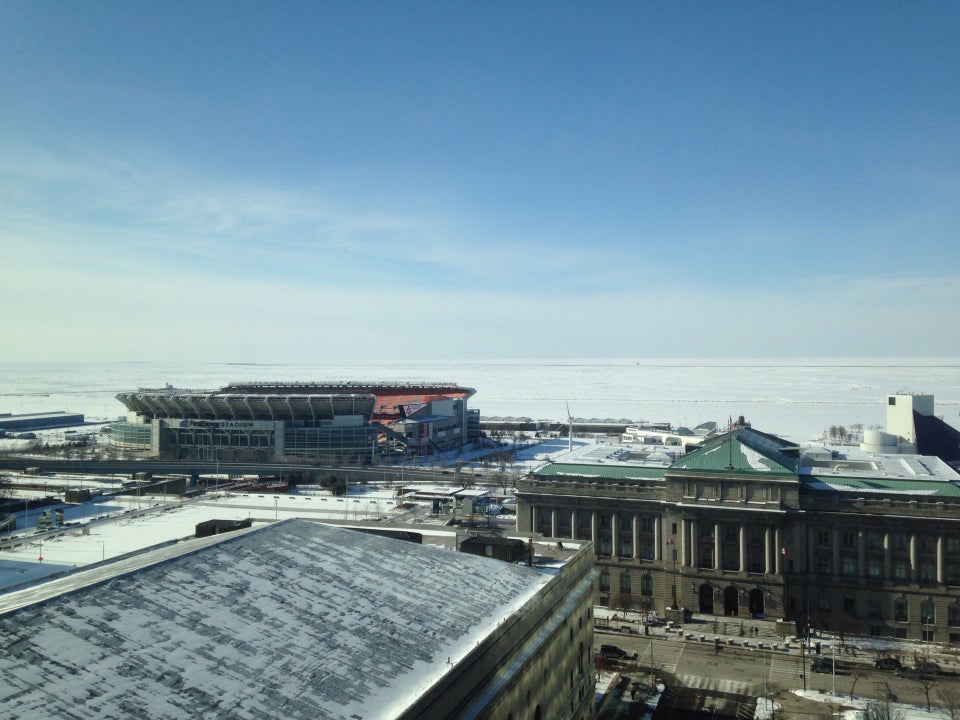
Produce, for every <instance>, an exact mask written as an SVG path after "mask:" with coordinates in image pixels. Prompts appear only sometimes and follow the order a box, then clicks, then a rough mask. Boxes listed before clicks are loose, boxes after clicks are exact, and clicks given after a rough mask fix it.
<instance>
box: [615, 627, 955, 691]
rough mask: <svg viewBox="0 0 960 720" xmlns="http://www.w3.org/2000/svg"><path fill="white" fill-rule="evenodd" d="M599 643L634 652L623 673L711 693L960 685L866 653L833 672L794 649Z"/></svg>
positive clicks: (659, 641) (623, 638)
mask: <svg viewBox="0 0 960 720" xmlns="http://www.w3.org/2000/svg"><path fill="white" fill-rule="evenodd" d="M601 644H612V645H616V646H617V647H620V648H623V649H624V650H626V651H627V653H628V655H633V654H634V653H636V655H637V657H636V659H631V660H628V661H625V662H621V663H619V665H618V669H619V671H620V672H621V674H623V675H625V676H627V677H630V678H643V679H644V680H645V679H647V678H649V677H650V675H651V673H652V674H653V675H656V676H657V677H659V678H661V679H663V680H664V682H665V683H666V684H667V685H668V686H671V685H675V686H682V687H686V688H692V689H695V690H699V691H701V692H702V693H708V694H711V695H720V696H747V697H751V698H758V697H761V696H763V695H764V694H773V695H774V696H776V697H777V698H782V697H783V696H784V695H785V694H786V693H789V691H790V690H794V689H799V688H804V687H806V688H807V689H810V690H819V691H821V692H826V693H835V694H837V695H840V696H844V697H849V696H850V694H851V691H852V692H853V693H854V694H855V695H857V696H858V697H862V698H870V699H878V700H887V699H893V698H896V699H897V700H898V701H900V702H907V703H912V704H918V705H925V703H926V694H925V692H924V690H925V688H924V685H926V689H927V690H931V689H932V690H933V691H934V693H935V691H936V689H938V688H942V687H944V686H946V685H948V684H952V685H953V686H954V687H956V688H957V689H958V690H960V682H958V678H957V677H956V676H951V675H941V676H937V677H935V678H927V679H926V680H919V679H917V678H908V677H900V676H898V675H896V674H895V673H894V672H892V671H890V670H878V669H876V668H874V667H873V658H871V657H864V656H861V657H858V658H852V657H848V656H846V655H844V656H843V660H841V659H840V658H839V657H838V658H837V670H836V672H835V673H829V672H828V673H814V672H811V670H810V665H811V662H812V660H813V658H812V657H811V656H809V655H807V656H806V658H805V659H804V658H802V657H801V656H800V655H799V654H798V653H796V651H793V652H791V653H786V652H783V651H776V650H769V649H767V650H760V649H754V648H743V647H735V646H727V645H722V646H720V647H719V650H718V649H717V647H715V646H714V644H713V642H701V641H699V640H684V639H678V638H677V637H669V636H662V635H657V636H650V637H646V636H642V635H625V634H620V633H602V632H598V633H597V635H596V645H597V647H598V648H599V646H600V645H601ZM804 662H805V663H806V668H804ZM804 670H805V671H804ZM804 683H805V684H804ZM931 697H933V698H935V697H936V695H935V694H931Z"/></svg>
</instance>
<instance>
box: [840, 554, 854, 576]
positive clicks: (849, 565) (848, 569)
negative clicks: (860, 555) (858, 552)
mask: <svg viewBox="0 0 960 720" xmlns="http://www.w3.org/2000/svg"><path fill="white" fill-rule="evenodd" d="M841 567H842V569H843V574H844V576H846V577H853V576H855V575H856V574H857V559H856V558H852V557H845V558H843V560H842V561H841Z"/></svg>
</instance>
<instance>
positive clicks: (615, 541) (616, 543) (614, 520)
mask: <svg viewBox="0 0 960 720" xmlns="http://www.w3.org/2000/svg"><path fill="white" fill-rule="evenodd" d="M619 520H620V518H618V517H617V513H616V512H611V513H610V556H611V557H615V558H618V557H620V536H619V530H620V527H619V526H620V522H619Z"/></svg>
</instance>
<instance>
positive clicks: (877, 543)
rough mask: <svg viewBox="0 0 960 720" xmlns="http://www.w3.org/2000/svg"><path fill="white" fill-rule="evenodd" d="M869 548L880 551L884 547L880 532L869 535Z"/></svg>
mask: <svg viewBox="0 0 960 720" xmlns="http://www.w3.org/2000/svg"><path fill="white" fill-rule="evenodd" d="M867 547H868V548H870V549H871V550H880V549H881V548H882V547H883V535H881V534H880V533H878V532H869V533H867Z"/></svg>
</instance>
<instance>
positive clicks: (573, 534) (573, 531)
mask: <svg viewBox="0 0 960 720" xmlns="http://www.w3.org/2000/svg"><path fill="white" fill-rule="evenodd" d="M577 519H578V518H577V511H576V510H571V511H570V539H571V540H576V539H577Z"/></svg>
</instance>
